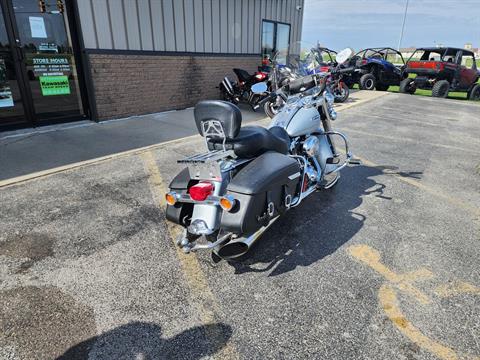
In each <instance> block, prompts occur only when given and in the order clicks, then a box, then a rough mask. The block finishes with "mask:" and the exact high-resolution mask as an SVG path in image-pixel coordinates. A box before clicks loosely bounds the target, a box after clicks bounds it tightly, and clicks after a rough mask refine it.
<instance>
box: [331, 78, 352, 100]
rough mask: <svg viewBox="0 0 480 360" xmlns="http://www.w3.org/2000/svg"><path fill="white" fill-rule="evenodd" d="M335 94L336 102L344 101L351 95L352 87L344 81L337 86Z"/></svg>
mask: <svg viewBox="0 0 480 360" xmlns="http://www.w3.org/2000/svg"><path fill="white" fill-rule="evenodd" d="M333 95H334V96H335V102H337V103H343V102H345V101H347V99H348V96H349V95H350V89H349V88H348V86H347V84H345V83H343V82H342V83H340V84H339V85H338V86H337V87H336V89H335V91H334V92H333Z"/></svg>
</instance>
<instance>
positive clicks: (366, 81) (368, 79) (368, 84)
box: [360, 74, 377, 90]
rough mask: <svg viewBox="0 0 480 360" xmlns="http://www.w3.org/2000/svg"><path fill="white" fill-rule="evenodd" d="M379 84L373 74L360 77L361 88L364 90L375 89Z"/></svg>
mask: <svg viewBox="0 0 480 360" xmlns="http://www.w3.org/2000/svg"><path fill="white" fill-rule="evenodd" d="M376 85H377V79H375V76H374V75H373V74H365V75H362V77H361V78H360V89H362V90H375V86H376Z"/></svg>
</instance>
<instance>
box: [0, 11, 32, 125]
mask: <svg viewBox="0 0 480 360" xmlns="http://www.w3.org/2000/svg"><path fill="white" fill-rule="evenodd" d="M0 5H2V6H0V126H3V125H12V124H16V123H23V122H26V121H27V116H26V114H25V107H24V103H23V96H22V89H21V85H22V82H21V81H19V79H20V78H21V72H20V64H19V62H20V60H19V58H18V56H17V55H18V54H16V53H15V52H14V50H15V46H12V41H11V39H13V36H12V35H13V34H12V33H11V32H10V33H9V32H7V29H8V30H10V28H9V27H8V21H7V20H8V19H7V17H6V16H5V11H4V6H3V5H4V4H0Z"/></svg>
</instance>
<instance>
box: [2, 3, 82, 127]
mask: <svg viewBox="0 0 480 360" xmlns="http://www.w3.org/2000/svg"><path fill="white" fill-rule="evenodd" d="M65 1H66V0H44V1H42V0H40V1H39V0H0V5H1V7H0V10H1V12H0V130H1V128H2V127H3V126H5V125H20V126H38V125H42V124H46V123H55V122H61V121H70V120H79V119H83V118H85V117H86V113H87V109H86V107H87V106H86V103H85V101H83V100H82V99H83V98H82V93H84V91H82V88H81V86H83V82H82V81H79V80H81V79H79V76H78V75H79V68H78V66H77V63H78V61H77V58H78V56H76V55H75V53H74V46H73V43H74V41H73V40H75V39H72V33H71V31H70V28H71V26H70V24H69V16H68V15H69V14H67V12H68V11H69V10H68V8H67V7H66V5H68V3H67V4H65Z"/></svg>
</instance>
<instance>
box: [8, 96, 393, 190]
mask: <svg viewBox="0 0 480 360" xmlns="http://www.w3.org/2000/svg"><path fill="white" fill-rule="evenodd" d="M384 94H386V93H383V92H377V91H370V92H367V91H358V92H353V93H352V94H351V95H350V99H349V100H348V102H347V103H345V104H337V105H336V107H337V109H338V110H339V111H341V110H344V109H347V108H349V107H351V106H356V105H358V104H361V103H364V102H366V101H369V100H371V99H375V98H377V97H379V96H382V95H384ZM240 108H241V110H242V115H243V122H244V123H249V122H253V121H259V120H261V119H267V118H266V116H265V114H264V113H263V111H260V110H258V111H257V112H254V111H252V110H251V108H250V107H249V106H248V105H243V104H242V105H241V106H240ZM267 124H268V121H267V120H265V121H264V122H262V123H261V125H267ZM195 134H197V128H196V126H195V122H194V119H193V109H192V108H190V109H185V110H180V111H169V112H163V113H157V114H149V115H143V116H134V117H131V118H127V119H118V120H110V121H105V122H101V123H94V122H89V121H84V122H77V123H70V124H63V125H56V126H48V127H41V128H37V129H26V130H20V131H15V132H5V133H0V181H2V180H6V179H11V178H16V177H19V176H23V175H26V174H31V173H35V172H39V171H44V170H48V169H52V168H58V167H61V166H65V165H68V164H72V163H78V162H82V161H87V160H91V159H96V158H99V157H103V156H108V155H111V154H115V153H119V152H124V151H128V150H133V149H137V148H142V147H146V146H150V145H154V144H159V143H163V142H166V141H171V140H175V139H179V138H182V137H186V136H191V135H195Z"/></svg>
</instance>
